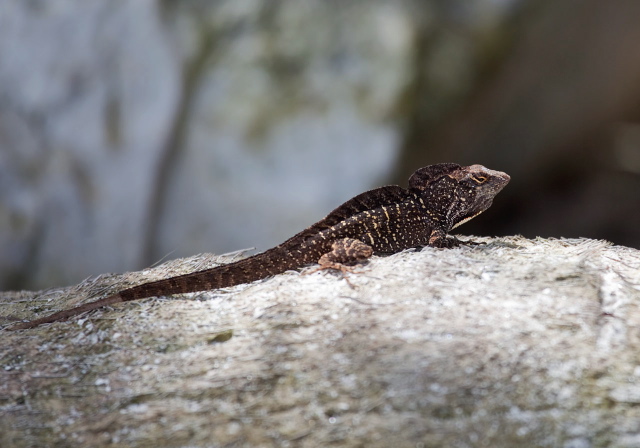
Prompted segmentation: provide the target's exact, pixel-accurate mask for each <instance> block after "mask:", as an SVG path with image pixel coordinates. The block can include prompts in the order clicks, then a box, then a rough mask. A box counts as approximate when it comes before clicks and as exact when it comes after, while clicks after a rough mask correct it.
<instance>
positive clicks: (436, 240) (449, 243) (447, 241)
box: [429, 229, 463, 248]
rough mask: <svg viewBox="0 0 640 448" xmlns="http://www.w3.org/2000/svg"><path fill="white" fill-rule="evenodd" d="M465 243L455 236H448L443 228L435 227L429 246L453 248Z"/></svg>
mask: <svg viewBox="0 0 640 448" xmlns="http://www.w3.org/2000/svg"><path fill="white" fill-rule="evenodd" d="M460 244H463V243H462V241H460V240H459V239H458V238H456V237H455V236H447V233H446V232H445V231H444V230H442V229H433V230H432V231H431V234H430V235H429V246H431V247H439V248H451V247H456V246H459V245H460Z"/></svg>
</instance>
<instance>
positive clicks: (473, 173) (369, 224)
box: [9, 163, 510, 330]
mask: <svg viewBox="0 0 640 448" xmlns="http://www.w3.org/2000/svg"><path fill="white" fill-rule="evenodd" d="M509 180H510V177H509V175H508V174H506V173H503V172H500V171H494V170H490V169H488V168H485V167H484V166H482V165H470V166H460V165H458V164H455V163H439V164H435V165H429V166H425V167H423V168H420V169H418V170H417V171H415V172H414V173H413V174H412V175H411V177H410V178H409V186H408V188H407V189H405V188H402V187H400V186H397V185H388V186H384V187H380V188H376V189H374V190H369V191H366V192H364V193H362V194H359V195H357V196H355V197H353V198H352V199H350V200H348V201H347V202H345V203H344V204H342V205H340V206H339V207H338V208H336V209H335V210H333V211H332V212H331V213H329V214H328V215H327V216H326V217H325V218H323V219H321V220H320V221H318V222H317V223H315V224H313V225H312V226H310V227H308V228H307V229H305V230H303V231H301V232H299V233H298V234H296V235H294V236H292V237H291V238H289V239H288V240H286V241H285V242H283V243H282V244H280V245H278V246H275V247H273V248H271V249H269V250H266V251H264V252H261V253H258V254H256V255H253V256H250V257H247V258H245V259H242V260H239V261H236V262H233V263H229V264H224V265H221V266H217V267H214V268H210V269H205V270H201V271H196V272H193V273H190V274H185V275H179V276H175V277H170V278H166V279H162V280H157V281H153V282H149V283H143V284H141V285H138V286H134V287H131V288H128V289H124V290H122V291H120V292H118V293H116V294H113V295H110V296H107V297H105V298H102V299H99V300H96V301H93V302H89V303H85V304H83V305H79V306H77V307H75V308H70V309H66V310H62V311H59V312H56V313H53V314H51V315H48V316H45V317H42V318H40V319H35V320H33V321H27V322H21V323H18V324H15V325H13V326H12V327H10V328H9V330H20V329H28V328H33V327H37V326H39V325H41V324H44V323H51V322H56V321H60V320H66V319H69V318H70V317H73V316H76V315H79V314H81V313H84V312H87V311H91V310H94V309H97V308H101V307H104V306H107V305H112V304H115V303H119V302H128V301H132V300H138V299H143V298H148V297H157V296H166V295H173V294H184V293H190V292H198V291H205V290H213V289H220V288H226V287H230V286H235V285H239V284H243V283H251V282H254V281H257V280H261V279H264V278H267V277H271V276H274V275H277V274H281V273H283V272H285V271H288V270H293V269H299V268H302V267H304V266H307V265H312V264H315V263H317V264H319V265H320V269H343V268H344V267H345V266H352V265H355V264H356V263H361V262H364V261H366V260H367V259H369V258H370V257H371V256H372V255H373V254H389V253H395V252H399V251H402V250H405V249H410V248H414V247H421V246H431V247H435V248H449V247H453V246H456V245H459V244H461V242H460V241H459V240H458V239H457V238H455V237H453V236H449V235H448V233H449V232H450V231H451V230H452V229H455V228H456V227H458V226H460V225H461V224H464V223H465V222H467V221H469V220H470V219H473V218H474V217H476V216H478V215H479V214H480V213H482V212H484V211H485V210H487V209H488V208H489V207H490V206H491V204H492V202H493V199H494V197H495V196H496V195H497V194H498V193H499V192H500V191H501V190H502V189H503V188H504V187H505V185H507V183H508V182H509Z"/></svg>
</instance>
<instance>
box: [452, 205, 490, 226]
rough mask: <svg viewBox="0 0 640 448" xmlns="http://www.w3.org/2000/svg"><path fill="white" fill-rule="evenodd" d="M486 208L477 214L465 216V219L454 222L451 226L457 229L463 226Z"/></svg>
mask: <svg viewBox="0 0 640 448" xmlns="http://www.w3.org/2000/svg"><path fill="white" fill-rule="evenodd" d="M483 211H484V210H480V211H479V212H478V213H476V214H475V215H471V216H469V217H467V218H464V219H463V220H461V221H459V222H457V223H456V224H454V226H453V227H451V230H453V229H455V228H456V227H458V226H461V225H462V224H464V223H465V222H469V221H471V220H472V219H473V218H475V217H476V216H478V215H479V214H480V213H482V212H483Z"/></svg>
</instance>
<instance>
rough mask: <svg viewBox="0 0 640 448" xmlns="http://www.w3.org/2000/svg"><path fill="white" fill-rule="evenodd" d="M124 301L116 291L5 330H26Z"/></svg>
mask: <svg viewBox="0 0 640 448" xmlns="http://www.w3.org/2000/svg"><path fill="white" fill-rule="evenodd" d="M124 301H125V299H124V298H123V297H122V296H121V295H120V293H118V294H114V295H112V296H109V297H105V298H104V299H100V300H96V301H94V302H89V303H85V304H84V305H79V306H77V307H75V308H70V309H68V310H62V311H58V312H57V313H53V314H50V315H48V316H45V317H41V318H40V319H36V320H32V321H30V322H21V323H19V324H16V325H13V326H12V327H9V328H7V330H9V331H14V330H27V329H29V328H34V327H37V326H39V325H42V324H50V323H51V322H57V321H59V320H67V319H69V318H70V317H73V316H77V315H78V314H82V313H84V312H86V311H91V310H95V309H97V308H101V307H103V306H107V305H111V304H113V303H119V302H124Z"/></svg>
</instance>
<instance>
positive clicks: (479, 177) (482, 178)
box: [471, 176, 487, 184]
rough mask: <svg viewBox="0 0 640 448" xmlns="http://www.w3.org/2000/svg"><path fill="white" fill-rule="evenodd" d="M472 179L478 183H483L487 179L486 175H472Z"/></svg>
mask: <svg viewBox="0 0 640 448" xmlns="http://www.w3.org/2000/svg"><path fill="white" fill-rule="evenodd" d="M471 179H473V180H474V182H475V183H477V184H483V183H485V182H486V181H487V178H486V177H485V176H471Z"/></svg>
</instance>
